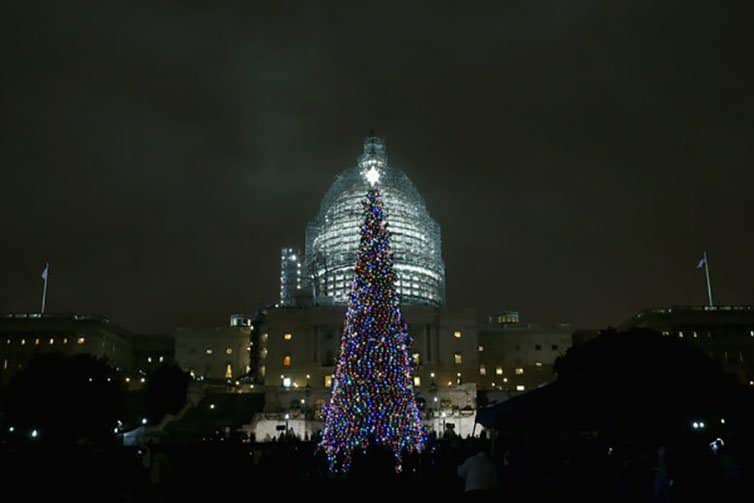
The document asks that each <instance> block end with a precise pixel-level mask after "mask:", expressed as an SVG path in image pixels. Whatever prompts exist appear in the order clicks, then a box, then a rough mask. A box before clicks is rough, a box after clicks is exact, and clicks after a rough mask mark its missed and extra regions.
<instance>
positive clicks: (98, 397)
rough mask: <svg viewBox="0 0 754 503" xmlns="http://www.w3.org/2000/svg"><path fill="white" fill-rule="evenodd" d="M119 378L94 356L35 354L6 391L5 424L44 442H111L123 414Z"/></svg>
mask: <svg viewBox="0 0 754 503" xmlns="http://www.w3.org/2000/svg"><path fill="white" fill-rule="evenodd" d="M122 398H123V394H122V389H121V380H120V379H119V378H118V376H117V373H116V372H115V370H114V369H113V368H112V367H110V365H108V363H107V362H106V361H105V360H104V359H98V358H96V357H94V356H91V355H74V356H65V355H62V354H59V353H46V354H40V355H37V356H35V357H34V358H32V359H31V360H30V361H29V364H28V366H27V367H26V368H24V369H23V370H22V371H21V372H19V373H18V374H16V376H15V378H14V379H13V381H12V382H11V383H10V385H9V387H8V390H7V399H6V414H7V422H8V424H10V425H12V426H13V427H14V429H15V430H16V432H18V434H30V433H31V431H32V430H37V433H38V438H39V439H40V440H42V439H46V440H55V441H64V442H67V441H80V440H89V441H96V442H102V441H109V440H114V438H115V436H114V431H113V429H114V428H115V427H116V425H117V421H118V418H119V417H120V415H121V414H122V412H123V408H122V407H123V401H122Z"/></svg>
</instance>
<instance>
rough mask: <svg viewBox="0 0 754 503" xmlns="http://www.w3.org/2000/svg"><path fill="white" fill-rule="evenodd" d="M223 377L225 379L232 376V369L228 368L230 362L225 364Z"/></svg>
mask: <svg viewBox="0 0 754 503" xmlns="http://www.w3.org/2000/svg"><path fill="white" fill-rule="evenodd" d="M225 378H226V379H232V378H233V369H231V368H230V363H229V364H227V365H226V366H225Z"/></svg>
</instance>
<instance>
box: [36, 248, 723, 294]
mask: <svg viewBox="0 0 754 503" xmlns="http://www.w3.org/2000/svg"><path fill="white" fill-rule="evenodd" d="M704 273H705V274H706V275H707V298H708V299H709V305H710V307H712V285H711V284H710V281H709V259H708V258H707V252H704ZM45 285H46V282H45Z"/></svg>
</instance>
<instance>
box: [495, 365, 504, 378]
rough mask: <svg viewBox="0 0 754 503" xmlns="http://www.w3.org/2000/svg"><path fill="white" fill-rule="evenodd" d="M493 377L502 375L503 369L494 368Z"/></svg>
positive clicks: (499, 367)
mask: <svg viewBox="0 0 754 503" xmlns="http://www.w3.org/2000/svg"><path fill="white" fill-rule="evenodd" d="M495 375H499V376H501V375H503V367H501V366H500V365H498V366H497V367H495Z"/></svg>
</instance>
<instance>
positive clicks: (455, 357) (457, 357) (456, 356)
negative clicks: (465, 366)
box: [453, 353, 463, 365]
mask: <svg viewBox="0 0 754 503" xmlns="http://www.w3.org/2000/svg"><path fill="white" fill-rule="evenodd" d="M453 361H454V362H455V364H456V365H461V364H462V363H463V355H462V354H461V353H453Z"/></svg>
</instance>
